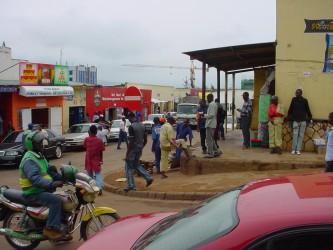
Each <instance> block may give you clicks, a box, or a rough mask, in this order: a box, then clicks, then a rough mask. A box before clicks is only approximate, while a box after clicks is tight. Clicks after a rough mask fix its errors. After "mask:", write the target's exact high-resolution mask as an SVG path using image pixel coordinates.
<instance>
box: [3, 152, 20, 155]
mask: <svg viewBox="0 0 333 250" xmlns="http://www.w3.org/2000/svg"><path fill="white" fill-rule="evenodd" d="M6 155H7V156H16V155H19V152H18V151H7V152H6Z"/></svg>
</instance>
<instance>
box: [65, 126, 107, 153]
mask: <svg viewBox="0 0 333 250" xmlns="http://www.w3.org/2000/svg"><path fill="white" fill-rule="evenodd" d="M91 125H95V126H97V127H98V126H102V128H103V130H102V132H103V133H104V134H105V137H106V138H107V136H108V134H109V133H110V130H109V128H108V126H107V125H105V124H104V123H80V124H74V125H72V126H70V127H69V129H68V130H67V132H66V133H65V134H64V137H65V140H66V148H67V149H74V148H83V142H84V139H85V138H86V137H88V136H89V134H88V130H89V128H90V126H91Z"/></svg>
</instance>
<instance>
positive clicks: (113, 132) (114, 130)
mask: <svg viewBox="0 0 333 250" xmlns="http://www.w3.org/2000/svg"><path fill="white" fill-rule="evenodd" d="M120 122H121V119H118V120H113V121H112V125H111V129H110V133H109V134H108V136H107V139H108V140H115V139H118V138H119V127H120ZM130 125H131V122H130V121H129V120H128V119H126V126H125V131H126V133H127V134H128V127H129V126H130Z"/></svg>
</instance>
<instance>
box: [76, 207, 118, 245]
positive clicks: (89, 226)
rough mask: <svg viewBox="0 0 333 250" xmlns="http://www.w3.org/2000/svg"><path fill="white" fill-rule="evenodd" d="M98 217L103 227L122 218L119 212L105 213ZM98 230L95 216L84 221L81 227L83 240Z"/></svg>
mask: <svg viewBox="0 0 333 250" xmlns="http://www.w3.org/2000/svg"><path fill="white" fill-rule="evenodd" d="M96 219H97V220H98V221H99V223H100V224H101V225H102V228H104V227H106V226H108V225H110V224H111V223H113V222H114V221H116V220H119V219H120V216H119V215H118V214H117V213H113V214H112V213H105V214H100V215H98V216H96ZM97 232H98V228H97V226H96V224H95V222H94V220H93V218H90V219H89V220H87V221H83V222H82V224H81V228H80V233H81V237H82V238H83V240H87V239H89V238H90V237H91V236H93V235H94V234H95V233H97Z"/></svg>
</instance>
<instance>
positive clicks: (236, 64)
mask: <svg viewBox="0 0 333 250" xmlns="http://www.w3.org/2000/svg"><path fill="white" fill-rule="evenodd" d="M275 47H276V42H269V43H257V44H246V45H238V46H229V47H221V48H214V49H206V50H197V51H190V52H183V54H185V55H188V56H190V59H191V60H198V61H200V62H202V63H206V64H207V65H208V67H214V68H216V69H218V70H223V71H224V72H226V73H227V72H228V73H240V72H246V71H252V70H254V69H255V68H263V67H270V66H274V65H275Z"/></svg>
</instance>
